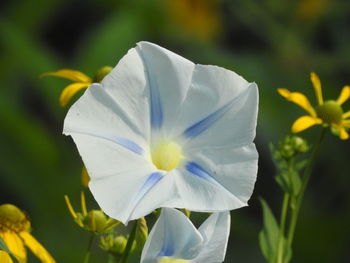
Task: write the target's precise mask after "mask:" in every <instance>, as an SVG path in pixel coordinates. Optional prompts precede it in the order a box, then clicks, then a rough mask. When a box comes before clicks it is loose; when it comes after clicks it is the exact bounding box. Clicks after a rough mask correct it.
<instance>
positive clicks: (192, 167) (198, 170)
mask: <svg viewBox="0 0 350 263" xmlns="http://www.w3.org/2000/svg"><path fill="white" fill-rule="evenodd" d="M186 170H187V171H189V172H190V173H192V174H194V175H196V176H198V177H199V178H202V179H204V180H206V181H209V182H210V183H212V184H214V185H216V186H220V187H223V188H225V189H226V187H224V186H223V185H222V184H220V183H219V182H218V181H216V180H215V179H214V178H213V177H212V176H211V175H210V174H209V173H208V172H207V171H205V170H204V169H203V168H202V167H201V166H200V165H198V164H197V163H195V162H188V163H187V164H186ZM226 190H227V189H226Z"/></svg>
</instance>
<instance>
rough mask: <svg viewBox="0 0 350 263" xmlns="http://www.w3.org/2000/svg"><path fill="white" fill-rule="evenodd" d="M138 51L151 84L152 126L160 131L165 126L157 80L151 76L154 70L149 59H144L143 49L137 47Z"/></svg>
mask: <svg viewBox="0 0 350 263" xmlns="http://www.w3.org/2000/svg"><path fill="white" fill-rule="evenodd" d="M136 50H137V51H138V53H139V55H140V57H141V59H142V62H143V64H144V66H145V71H146V74H147V79H148V82H149V92H150V108H151V109H150V110H151V126H152V128H154V129H159V128H160V127H161V126H162V124H163V109H162V103H161V99H160V94H159V88H158V84H157V80H156V79H155V78H154V77H152V75H151V70H152V69H151V67H150V65H149V64H148V62H147V59H146V58H145V57H144V55H143V53H142V49H140V47H137V48H136Z"/></svg>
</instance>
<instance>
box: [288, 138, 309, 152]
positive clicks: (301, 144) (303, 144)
mask: <svg viewBox="0 0 350 263" xmlns="http://www.w3.org/2000/svg"><path fill="white" fill-rule="evenodd" d="M292 140H293V145H294V149H295V150H296V151H297V152H301V153H304V152H307V151H308V150H309V148H310V147H309V144H308V143H307V141H306V140H304V139H303V138H301V137H299V136H293V137H292Z"/></svg>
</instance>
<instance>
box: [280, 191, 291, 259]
mask: <svg viewBox="0 0 350 263" xmlns="http://www.w3.org/2000/svg"><path fill="white" fill-rule="evenodd" d="M288 206H289V194H288V193H285V194H284V197H283V203H282V210H281V219H280V220H281V221H280V233H279V237H278V247H277V263H283V256H284V255H283V252H284V231H285V228H286V218H287V211H288Z"/></svg>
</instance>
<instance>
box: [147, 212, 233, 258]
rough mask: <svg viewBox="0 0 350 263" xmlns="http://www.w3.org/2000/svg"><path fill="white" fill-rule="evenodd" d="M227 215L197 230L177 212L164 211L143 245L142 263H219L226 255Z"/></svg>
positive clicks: (211, 219) (218, 215) (214, 216)
mask: <svg viewBox="0 0 350 263" xmlns="http://www.w3.org/2000/svg"><path fill="white" fill-rule="evenodd" d="M230 224H231V220H230V212H229V211H226V212H221V213H214V214H212V215H211V216H209V217H208V218H207V220H205V222H204V223H203V224H202V225H201V226H200V227H199V229H198V230H197V229H196V227H195V226H194V225H193V224H192V223H191V221H190V220H189V219H188V218H187V217H186V216H185V215H184V214H183V213H182V212H180V211H178V210H176V209H173V208H164V209H163V210H162V214H161V215H160V217H159V219H158V221H157V222H156V224H155V225H154V226H153V228H152V231H151V233H150V235H149V237H148V239H147V241H146V244H145V246H144V248H143V251H142V256H141V263H185V262H188V263H189V262H191V263H203V262H205V263H219V262H223V261H224V259H225V254H226V247H227V241H228V236H229V234H230Z"/></svg>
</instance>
